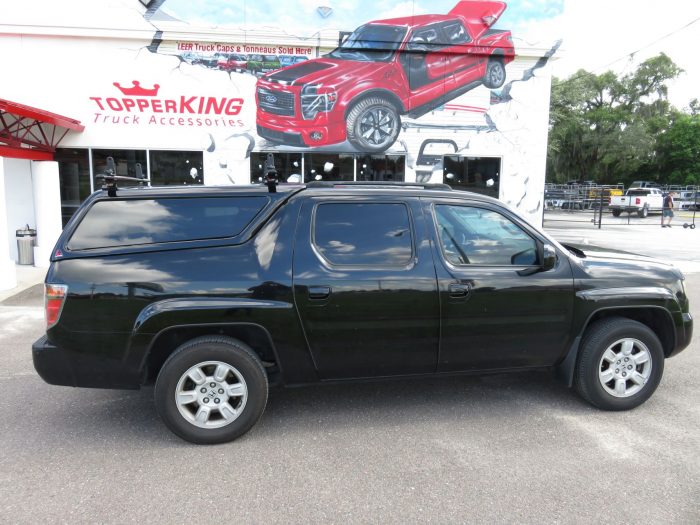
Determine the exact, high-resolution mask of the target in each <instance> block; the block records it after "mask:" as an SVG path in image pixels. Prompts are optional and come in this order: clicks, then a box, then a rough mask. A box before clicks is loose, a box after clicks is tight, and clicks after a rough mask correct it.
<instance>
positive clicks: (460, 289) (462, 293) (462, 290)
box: [449, 283, 472, 297]
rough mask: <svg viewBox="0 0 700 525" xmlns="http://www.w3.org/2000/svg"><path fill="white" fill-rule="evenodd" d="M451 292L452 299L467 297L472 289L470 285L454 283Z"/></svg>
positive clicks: (451, 285) (450, 287)
mask: <svg viewBox="0 0 700 525" xmlns="http://www.w3.org/2000/svg"><path fill="white" fill-rule="evenodd" d="M449 291H450V297H466V296H467V295H469V292H471V291H472V287H471V285H469V284H457V283H452V284H450V286H449Z"/></svg>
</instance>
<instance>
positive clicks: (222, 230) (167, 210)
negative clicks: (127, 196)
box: [68, 196, 269, 250]
mask: <svg viewBox="0 0 700 525" xmlns="http://www.w3.org/2000/svg"><path fill="white" fill-rule="evenodd" d="M268 201H269V199H268V198H267V197H263V196H260V197H256V196H246V197H243V196H241V197H207V198H185V199H183V198H180V199H177V198H157V199H134V200H119V199H110V200H103V201H98V202H96V203H95V204H94V205H93V206H92V207H91V208H90V209H89V210H88V212H87V214H86V215H85V216H84V217H83V219H82V220H81V222H80V224H78V226H77V228H76V229H75V232H74V233H73V235H72V237H71V239H70V241H68V249H69V250H91V249H96V248H113V247H118V246H134V245H143V244H154V243H162V242H177V241H188V240H196V239H215V238H222V237H233V236H235V235H238V234H239V233H240V232H241V231H242V230H243V229H244V228H245V227H246V226H247V225H248V224H249V223H250V221H251V220H252V219H253V217H255V216H256V215H257V214H258V212H260V210H262V209H263V208H264V207H265V205H266V204H267V203H268Z"/></svg>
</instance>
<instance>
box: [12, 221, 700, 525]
mask: <svg viewBox="0 0 700 525" xmlns="http://www.w3.org/2000/svg"><path fill="white" fill-rule="evenodd" d="M681 231H682V229H681ZM696 231H698V230H696ZM695 235H700V233H698V234H695ZM695 235H693V239H694V238H695ZM688 238H690V237H688ZM660 239H661V237H660ZM663 239H668V237H667V236H665V235H664V237H663ZM608 241H610V238H608ZM659 242H666V241H663V240H662V241H659ZM669 242H670V241H669ZM686 244H687V243H683V245H682V246H681V245H679V246H678V251H677V253H676V252H673V254H672V255H673V256H674V257H677V258H682V257H686V255H684V250H685V248H686ZM696 244H697V242H696ZM672 248H673V246H672ZM637 251H640V250H637ZM671 251H672V250H671ZM698 252H700V250H695V251H694V255H693V257H695V258H697V253H698ZM679 260H680V259H679ZM694 261H695V259H690V260H687V257H686V262H694ZM687 285H688V286H687V288H688V289H689V293H690V297H691V305H692V310H693V312H694V315H695V317H696V318H698V317H700V274H695V273H690V274H689V275H688V280H687ZM35 292H36V291H35V290H34V291H33V292H27V293H26V294H25V297H24V298H21V299H20V298H15V299H14V300H10V301H9V304H8V302H5V303H3V304H2V305H0V391H2V392H3V395H2V396H0V414H2V416H3V419H4V421H5V424H3V425H2V427H1V428H0V494H2V499H1V500H0V522H2V523H66V522H70V523H95V522H100V523H188V524H189V523H222V522H243V523H266V524H267V523H399V522H402V523H405V522H408V523H413V522H426V523H440V524H442V523H514V522H521V523H590V522H594V521H600V522H614V523H640V522H644V523H699V522H700V510H699V508H698V503H699V502H700V389H699V388H698V384H700V348H699V346H700V343H698V338H697V337H696V339H695V342H694V343H693V344H692V345H691V346H690V347H689V348H688V349H687V350H685V351H684V352H683V353H681V354H680V355H679V356H677V357H674V358H673V359H670V360H668V361H667V362H666V369H665V373H664V378H663V380H662V382H661V385H660V387H659V389H658V390H657V392H656V393H655V394H654V396H653V397H652V398H651V399H650V400H649V401H648V402H647V403H646V404H645V405H643V406H642V407H640V408H638V409H636V410H633V411H630V412H623V413H609V412H602V411H599V410H597V409H594V408H592V407H590V406H589V405H587V404H586V403H585V402H583V401H582V400H580V399H579V398H578V397H577V396H576V395H575V393H574V392H573V391H570V390H568V389H567V388H566V387H565V386H563V385H562V384H560V383H559V382H557V381H556V380H555V379H553V378H552V377H551V376H550V375H549V374H547V373H519V374H500V375H492V376H485V377H452V378H445V379H430V380H401V381H391V382H385V383H368V384H360V385H357V384H355V385H336V386H323V387H308V388H303V389H290V390H278V391H273V392H272V394H271V397H270V401H269V404H268V407H267V410H266V412H265V414H264V415H263V417H262V419H261V421H260V422H259V423H258V425H257V426H256V427H254V428H253V430H252V431H250V432H249V433H248V434H246V435H245V436H243V437H242V438H240V439H238V440H237V441H235V442H233V443H229V444H225V445H217V446H209V447H201V446H199V447H198V446H195V445H190V444H188V443H186V442H183V441H182V440H180V439H179V438H177V437H175V436H174V435H172V434H171V433H170V432H169V431H168V430H167V429H166V428H165V427H164V426H163V424H162V423H161V422H160V420H159V418H158V416H157V414H156V411H155V408H154V406H153V402H152V394H153V393H152V390H151V389H144V390H141V391H134V392H129V391H109V390H88V389H72V388H66V387H56V386H50V385H47V384H45V383H44V382H43V381H42V380H41V379H40V378H39V377H38V376H37V375H36V373H35V372H34V369H33V366H32V362H31V352H30V346H31V343H32V342H33V341H34V340H35V339H36V338H38V337H39V336H40V335H41V334H42V332H43V313H42V309H41V306H40V304H41V303H40V296H39V295H38V294H37V293H35ZM18 304H19V305H18Z"/></svg>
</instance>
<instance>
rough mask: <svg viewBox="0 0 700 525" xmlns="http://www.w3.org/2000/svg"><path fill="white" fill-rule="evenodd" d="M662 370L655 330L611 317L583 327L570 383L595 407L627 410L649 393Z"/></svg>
mask: <svg viewBox="0 0 700 525" xmlns="http://www.w3.org/2000/svg"><path fill="white" fill-rule="evenodd" d="M645 353H646V355H645ZM635 356H636V357H635ZM625 359H628V361H625ZM613 367H615V368H613ZM618 367H619V368H618ZM630 367H633V368H630ZM625 368H627V370H625ZM663 371H664V352H663V348H662V346H661V342H660V341H659V338H658V337H657V336H656V334H655V333H654V332H653V331H652V330H651V329H650V328H649V327H648V326H646V325H643V324H642V323H638V322H637V321H632V320H631V319H625V318H622V317H613V318H609V319H605V320H602V321H598V322H597V323H595V324H594V325H592V326H591V327H590V328H589V329H588V330H587V331H586V334H585V336H584V339H583V341H582V343H581V349H580V350H579V355H578V359H577V363H576V372H575V375H574V384H575V386H576V390H577V391H578V393H579V394H580V395H581V397H583V398H584V399H585V400H586V401H588V402H589V403H591V404H592V405H594V406H596V407H598V408H601V409H603V410H629V409H632V408H635V407H637V406H639V405H641V404H642V403H644V402H645V401H646V400H647V399H649V398H650V397H651V395H652V394H653V393H654V391H655V390H656V387H658V386H659V382H660V381H661V376H662V375H663ZM625 374H626V375H625ZM623 375H624V376H625V377H622V376H623ZM608 377H609V378H610V380H609V381H608V382H604V381H605V379H606V378H608ZM633 378H634V379H633Z"/></svg>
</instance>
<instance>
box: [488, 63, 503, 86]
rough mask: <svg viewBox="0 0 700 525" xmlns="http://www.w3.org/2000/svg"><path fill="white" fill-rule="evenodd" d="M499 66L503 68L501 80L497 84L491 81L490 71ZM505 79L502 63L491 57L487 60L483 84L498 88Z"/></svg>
mask: <svg viewBox="0 0 700 525" xmlns="http://www.w3.org/2000/svg"><path fill="white" fill-rule="evenodd" d="M495 67H499V68H501V69H502V70H503V81H502V82H501V83H499V84H494V83H493V82H491V71H492V70H493V68H495ZM505 81H506V68H505V66H504V65H503V63H502V62H501V61H500V60H498V59H491V60H489V63H488V64H487V65H486V74H484V85H485V86H486V87H487V88H489V89H498V88H499V87H501V86H502V85H503V84H504V83H505Z"/></svg>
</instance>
